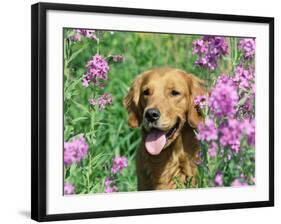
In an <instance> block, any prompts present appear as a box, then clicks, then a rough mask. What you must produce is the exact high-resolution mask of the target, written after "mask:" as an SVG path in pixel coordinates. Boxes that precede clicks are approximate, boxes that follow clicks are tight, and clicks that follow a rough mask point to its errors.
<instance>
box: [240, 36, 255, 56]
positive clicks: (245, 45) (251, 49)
mask: <svg viewBox="0 0 281 224" xmlns="http://www.w3.org/2000/svg"><path fill="white" fill-rule="evenodd" d="M238 48H239V49H240V50H242V52H243V54H244V55H243V56H244V58H245V59H251V58H253V57H254V56H255V52H256V41H255V39H254V38H243V39H240V41H239V43H238Z"/></svg>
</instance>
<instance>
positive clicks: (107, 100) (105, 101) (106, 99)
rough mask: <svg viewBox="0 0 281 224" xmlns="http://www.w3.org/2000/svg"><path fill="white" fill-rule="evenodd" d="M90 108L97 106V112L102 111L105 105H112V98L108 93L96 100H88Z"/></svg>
mask: <svg viewBox="0 0 281 224" xmlns="http://www.w3.org/2000/svg"><path fill="white" fill-rule="evenodd" d="M89 103H90V104H91V105H92V106H95V105H98V107H99V111H103V110H104V109H105V106H106V105H112V96H111V94H110V93H104V94H103V95H101V96H100V97H99V98H98V99H89Z"/></svg>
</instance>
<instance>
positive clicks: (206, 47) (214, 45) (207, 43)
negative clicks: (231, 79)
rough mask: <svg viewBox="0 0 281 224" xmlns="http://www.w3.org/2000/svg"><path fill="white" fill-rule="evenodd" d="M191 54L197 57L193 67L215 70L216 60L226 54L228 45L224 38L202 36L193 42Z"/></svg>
mask: <svg viewBox="0 0 281 224" xmlns="http://www.w3.org/2000/svg"><path fill="white" fill-rule="evenodd" d="M192 52H193V54H197V55H198V59H197V60H196V61H195V65H197V66H199V67H202V68H208V69H210V70H215V69H216V68H217V61H218V59H219V58H221V57H222V56H225V55H227V54H228V44H227V42H226V40H225V38H224V37H215V36H203V37H202V38H201V39H198V40H195V41H193V50H192Z"/></svg>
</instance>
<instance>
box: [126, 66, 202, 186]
mask: <svg viewBox="0 0 281 224" xmlns="http://www.w3.org/2000/svg"><path fill="white" fill-rule="evenodd" d="M204 93H205V90H204V86H203V81H202V80H200V79H198V78H197V77H196V76H194V75H192V74H188V73H186V72H184V71H182V70H179V69H173V68H156V69H152V70H149V71H146V72H144V73H142V74H140V75H138V76H137V77H136V78H135V80H134V82H133V84H132V86H131V88H130V90H129V93H128V95H127V96H126V97H125V99H124V106H125V107H126V109H127V111H128V123H129V126H130V127H132V128H136V127H139V126H140V125H142V136H143V141H142V145H141V147H140V148H139V150H138V151H137V157H136V166H137V179H138V190H157V189H175V188H176V187H177V186H178V185H179V184H184V183H186V181H187V180H188V179H189V180H191V185H192V186H193V187H194V186H196V178H195V176H196V172H197V165H196V162H198V161H196V160H197V155H198V151H199V144H198V141H197V139H196V136H195V133H194V129H195V128H196V127H197V125H198V123H199V122H201V121H202V117H201V115H200V111H198V109H197V108H196V106H195V105H194V98H195V97H196V96H198V95H203V94H204Z"/></svg>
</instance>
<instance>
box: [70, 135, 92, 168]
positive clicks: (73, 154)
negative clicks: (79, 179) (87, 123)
mask: <svg viewBox="0 0 281 224" xmlns="http://www.w3.org/2000/svg"><path fill="white" fill-rule="evenodd" d="M87 153H88V144H87V142H86V140H85V138H84V137H83V135H81V136H80V137H79V138H74V139H72V140H71V141H69V142H65V143H64V163H65V165H71V164H72V163H79V162H80V161H81V160H82V159H83V158H84V157H86V155H87Z"/></svg>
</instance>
